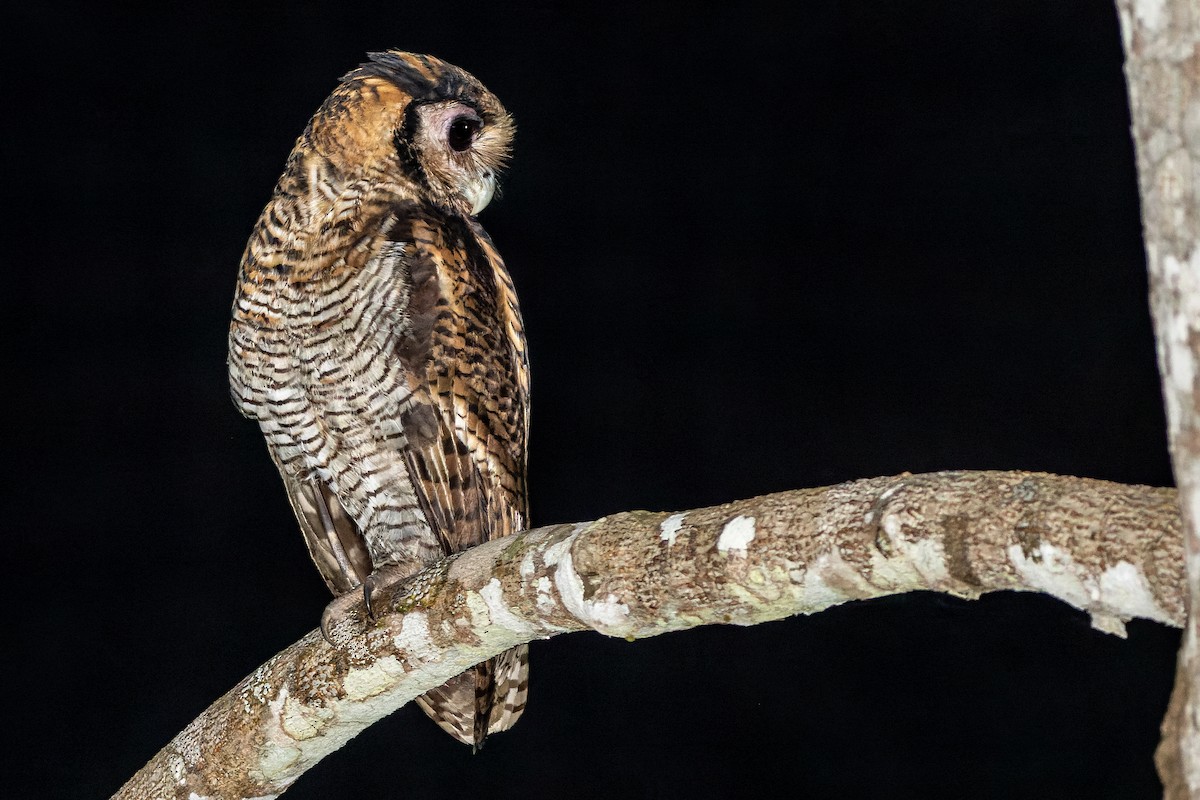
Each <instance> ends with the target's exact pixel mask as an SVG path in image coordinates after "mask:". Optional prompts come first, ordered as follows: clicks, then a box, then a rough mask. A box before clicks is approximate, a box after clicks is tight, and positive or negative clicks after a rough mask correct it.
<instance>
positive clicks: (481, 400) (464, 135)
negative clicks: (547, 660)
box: [229, 51, 529, 748]
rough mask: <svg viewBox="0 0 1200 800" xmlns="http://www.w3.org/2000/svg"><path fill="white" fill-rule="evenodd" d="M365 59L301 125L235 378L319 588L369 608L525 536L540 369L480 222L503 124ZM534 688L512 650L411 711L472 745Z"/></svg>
mask: <svg viewBox="0 0 1200 800" xmlns="http://www.w3.org/2000/svg"><path fill="white" fill-rule="evenodd" d="M368 58H369V60H368V61H367V62H365V63H364V64H362V65H361V66H360V67H358V68H357V69H355V70H353V71H351V72H349V73H348V74H346V75H345V76H344V77H343V78H342V79H341V82H340V83H339V85H338V86H337V88H336V89H334V91H333V93H332V94H331V95H330V96H329V98H328V99H326V100H325V102H324V104H323V105H322V106H321V107H320V109H318V111H317V113H316V114H315V115H314V116H313V118H312V119H311V120H310V121H309V123H308V126H307V127H306V128H305V130H304V133H303V134H301V136H300V138H299V139H298V140H297V142H296V146H295V148H294V149H293V150H292V153H291V155H290V156H289V158H288V160H287V164H286V167H285V169H284V172H283V176H282V177H281V178H280V179H279V183H278V184H277V185H276V187H275V191H274V194H273V195H272V197H271V199H270V201H269V202H268V203H267V206H266V208H265V209H264V210H263V212H262V215H261V216H260V217H259V220H258V223H257V224H256V225H255V227H254V231H253V233H252V235H251V236H250V240H249V242H248V244H247V245H246V250H245V253H244V254H243V256H242V263H241V269H240V272H239V275H238V285H237V290H236V295H235V299H234V305H233V322H232V325H231V327H230V334H229V376H230V385H231V392H232V396H233V400H234V402H235V404H236V405H237V407H238V408H239V409H240V410H241V412H242V413H243V414H245V415H246V416H247V417H249V418H250V419H253V420H256V421H257V422H258V424H259V426H260V427H261V429H262V433H263V435H264V437H265V438H266V441H267V448H268V450H269V452H270V454H271V458H272V459H273V460H274V462H275V465H276V466H277V467H278V468H279V472H280V474H281V475H282V476H283V483H284V486H285V487H286V490H287V495H288V497H289V499H290V500H291V505H292V509H293V510H294V511H295V514H296V519H297V520H298V521H299V523H300V529H301V531H302V532H303V534H304V540H305V543H306V544H307V545H308V550H309V553H310V554H311V555H312V559H313V561H314V562H316V565H317V568H318V570H319V571H320V573H321V575H322V577H324V579H325V583H326V584H328V586H329V588H330V590H331V591H333V593H334V594H335V595H345V594H346V593H348V592H351V591H352V590H355V589H356V588H358V587H362V588H363V590H364V591H365V592H366V594H367V602H368V607H369V603H370V593H369V589H370V587H371V585H372V581H373V577H372V576H377V575H378V574H379V573H378V571H379V570H380V569H382V568H384V567H387V568H388V573H387V574H388V575H391V576H396V575H407V574H411V573H414V572H416V571H417V570H419V569H421V568H422V567H423V566H425V565H427V564H429V563H431V562H433V561H436V560H438V559H441V558H443V557H444V556H446V555H448V554H450V553H453V552H456V551H459V550H463V549H466V548H468V547H471V546H473V545H476V544H479V543H481V542H484V541H487V540H489V539H494V538H496V537H498V536H507V535H509V534H512V533H514V532H515V531H519V530H522V529H523V528H525V526H526V523H527V517H526V514H527V508H526V506H527V503H526V490H525V465H526V449H525V442H526V431H527V430H528V426H529V404H528V397H529V371H528V359H527V357H526V349H525V335H524V328H523V326H522V322H521V313H520V310H519V308H518V306H517V297H516V293H515V291H514V289H513V283H512V280H511V278H510V277H509V274H508V271H507V269H506V268H505V266H504V262H503V261H502V260H501V258H500V255H499V253H497V251H496V248H495V247H494V246H493V244H492V241H491V239H489V238H488V235H487V234H486V233H485V232H484V230H483V228H482V227H480V225H479V223H478V222H477V221H476V218H475V215H476V214H478V213H479V212H480V211H481V210H483V208H484V206H486V205H487V204H488V201H489V200H490V199H491V197H492V193H493V191H494V189H495V186H496V180H497V174H498V172H499V171H500V169H501V168H502V167H503V166H504V164H505V162H506V160H507V158H508V155H509V152H510V147H511V143H512V137H513V133H514V127H513V122H512V119H511V117H510V116H509V115H508V113H507V112H506V111H505V110H504V107H503V106H502V105H501V104H500V101H499V100H497V99H496V97H495V95H493V94H492V93H491V92H489V91H488V90H487V89H486V88H484V87H483V85H482V84H480V82H479V81H478V80H476V79H475V78H474V77H473V76H471V75H470V74H468V73H467V72H465V71H463V70H462V69H459V68H458V67H455V66H452V65H450V64H447V63H445V62H444V61H440V60H439V59H436V58H433V57H431V56H426V55H416V54H412V53H403V52H399V51H388V52H382V53H371V54H369V55H368ZM340 605H346V604H345V603H342V604H340ZM336 607H339V604H338V601H336V600H335V601H334V604H333V605H331V606H330V608H331V609H334V608H336ZM527 675H528V659H527V648H526V647H517V648H514V649H512V650H509V651H507V652H505V653H503V654H501V655H500V656H498V657H497V658H495V659H492V660H490V661H488V662H486V663H484V664H480V665H478V666H476V667H475V668H473V669H472V670H469V671H468V672H465V673H463V674H462V675H459V676H458V677H456V678H454V679H452V680H451V681H449V682H448V683H446V684H445V685H444V686H442V687H440V688H438V689H435V690H433V691H431V692H429V693H427V694H425V695H424V696H423V697H421V698H419V699H418V701H417V702H418V703H419V704H420V706H421V707H422V708H423V709H424V710H425V712H426V713H427V714H428V715H429V716H430V717H431V718H432V719H433V720H434V721H435V722H437V724H438V725H440V726H441V727H442V728H443V729H444V730H445V731H447V732H448V733H450V734H451V735H452V736H454V737H456V738H457V739H459V740H460V741H462V742H464V743H467V744H471V745H473V746H474V747H476V748H478V747H480V746H481V745H482V744H483V741H484V738H485V737H486V736H487V735H488V734H489V733H494V732H496V731H502V730H506V729H508V728H509V727H511V726H512V725H513V723H515V722H516V720H517V718H518V717H519V716H520V715H521V712H522V711H523V710H524V707H525V695H526V687H527Z"/></svg>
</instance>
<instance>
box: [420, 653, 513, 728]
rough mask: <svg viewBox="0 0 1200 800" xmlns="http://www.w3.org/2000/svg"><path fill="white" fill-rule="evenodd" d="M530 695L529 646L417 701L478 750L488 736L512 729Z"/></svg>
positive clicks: (424, 695) (479, 666) (481, 666)
mask: <svg viewBox="0 0 1200 800" xmlns="http://www.w3.org/2000/svg"><path fill="white" fill-rule="evenodd" d="M528 692H529V646H528V645H524V644H523V645H519V646H517V647H514V648H513V649H511V650H506V651H504V652H503V653H501V654H500V655H498V656H496V657H495V658H492V659H489V660H487V661H485V662H484V663H482V664H479V665H477V666H475V667H472V668H471V669H469V670H467V671H466V672H464V673H462V674H461V675H456V676H455V677H453V678H451V679H450V680H448V681H446V682H445V683H444V684H442V685H441V686H439V687H438V688H436V689H434V690H432V691H430V692H426V693H425V694H423V695H421V696H420V697H418V698H417V705H419V706H420V707H421V709H422V710H423V711H424V712H425V713H426V714H428V715H429V718H430V719H432V720H433V721H434V722H436V723H437V724H438V726H439V727H441V729H442V730H444V731H445V732H446V733H448V734H450V735H451V736H453V737H454V738H455V739H458V740H459V741H460V742H462V743H463V744H469V745H471V746H472V747H473V748H474V749H475V750H478V749H479V748H481V747H483V742H484V740H485V739H486V738H487V736H488V735H489V734H492V733H499V732H500V731H506V730H508V729H509V728H511V727H512V726H513V725H514V724H515V723H516V721H517V718H518V717H520V716H521V712H522V711H524V710H525V697H526V695H527V694H528Z"/></svg>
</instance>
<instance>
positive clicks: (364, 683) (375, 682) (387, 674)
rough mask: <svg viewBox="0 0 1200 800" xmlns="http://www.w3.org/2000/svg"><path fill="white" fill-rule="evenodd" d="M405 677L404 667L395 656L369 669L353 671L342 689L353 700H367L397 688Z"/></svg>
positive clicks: (343, 683) (347, 675)
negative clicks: (396, 685)
mask: <svg viewBox="0 0 1200 800" xmlns="http://www.w3.org/2000/svg"><path fill="white" fill-rule="evenodd" d="M403 675H404V667H403V666H402V665H401V664H400V660H399V659H398V658H396V657H395V656H385V657H383V658H381V659H379V660H377V661H375V662H374V663H373V664H371V666H369V667H363V668H362V669H351V670H350V671H349V672H347V673H346V679H345V680H344V681H343V682H342V688H344V689H345V690H346V697H348V698H349V699H351V700H365V699H367V698H368V697H374V696H375V695H377V694H382V693H383V692H386V691H388V690H389V689H391V688H392V687H394V686H395V684H396V681H397V680H398V679H399V678H400V677H402V676H403Z"/></svg>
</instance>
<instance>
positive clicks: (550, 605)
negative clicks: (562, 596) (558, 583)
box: [537, 575, 558, 614]
mask: <svg viewBox="0 0 1200 800" xmlns="http://www.w3.org/2000/svg"><path fill="white" fill-rule="evenodd" d="M552 589H553V584H551V583H550V579H549V578H548V577H546V576H545V575H543V576H542V577H540V578H538V580H537V608H538V611H540V612H542V613H543V614H548V613H549V612H551V611H553V610H554V607H555V606H556V605H558V603H557V602H555V600H554V594H553V591H552Z"/></svg>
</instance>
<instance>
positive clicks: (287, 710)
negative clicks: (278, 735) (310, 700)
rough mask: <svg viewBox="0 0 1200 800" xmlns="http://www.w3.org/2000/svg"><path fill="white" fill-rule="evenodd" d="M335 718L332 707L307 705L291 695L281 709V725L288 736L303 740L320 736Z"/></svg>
mask: <svg viewBox="0 0 1200 800" xmlns="http://www.w3.org/2000/svg"><path fill="white" fill-rule="evenodd" d="M333 718H334V714H333V710H332V709H329V708H326V707H324V706H309V705H305V704H304V703H301V702H299V701H298V700H296V699H295V698H291V697H289V698H286V699H285V700H284V702H283V704H282V708H281V709H280V711H279V726H280V727H281V728H283V732H284V733H286V734H287V735H288V736H290V737H292V738H293V739H296V740H297V741H303V740H305V739H311V738H313V737H314V736H319V735H320V734H321V731H323V730H324V729H325V726H326V725H328V724H329V722H330V721H331V720H332V719H333Z"/></svg>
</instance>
